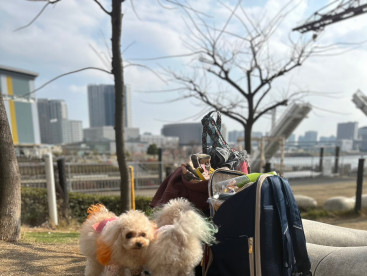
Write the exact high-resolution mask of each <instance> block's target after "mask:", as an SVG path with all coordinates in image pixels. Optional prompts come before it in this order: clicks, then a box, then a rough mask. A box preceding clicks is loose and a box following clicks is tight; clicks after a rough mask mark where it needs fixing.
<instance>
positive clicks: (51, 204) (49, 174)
mask: <svg viewBox="0 0 367 276" xmlns="http://www.w3.org/2000/svg"><path fill="white" fill-rule="evenodd" d="M45 167H46V180H47V201H48V212H49V216H50V220H51V223H53V224H54V225H58V224H59V222H58V218H57V205H56V192H55V179H54V166H53V160H52V154H51V153H47V154H46V155H45Z"/></svg>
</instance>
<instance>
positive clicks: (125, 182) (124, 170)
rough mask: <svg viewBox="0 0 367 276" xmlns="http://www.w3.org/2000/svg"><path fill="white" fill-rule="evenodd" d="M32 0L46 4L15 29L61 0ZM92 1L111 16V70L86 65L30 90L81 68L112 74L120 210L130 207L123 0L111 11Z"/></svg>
mask: <svg viewBox="0 0 367 276" xmlns="http://www.w3.org/2000/svg"><path fill="white" fill-rule="evenodd" d="M33 1H45V2H46V4H45V5H44V7H43V8H42V9H41V11H40V12H39V13H38V14H37V15H36V16H35V18H34V19H33V20H32V21H31V22H30V23H29V24H27V25H25V26H23V27H21V28H18V29H17V30H20V29H23V28H25V27H28V26H30V25H31V24H32V23H33V22H34V21H35V20H36V19H37V18H38V17H39V16H40V15H41V13H42V12H44V11H45V9H46V7H47V6H48V5H52V4H56V3H58V2H61V0H33ZM94 2H95V3H96V4H97V5H98V6H99V7H100V8H101V10H102V11H103V12H104V13H105V14H107V15H108V16H110V18H111V28H112V37H111V48H112V60H111V65H112V66H111V68H112V70H111V71H107V70H105V69H102V68H96V67H86V68H82V69H79V70H75V71H71V72H68V73H64V74H61V75H59V76H57V77H55V78H54V79H52V80H50V81H49V82H47V83H45V84H44V85H42V86H41V87H39V88H38V89H36V90H34V91H31V93H34V92H36V91H38V90H39V89H40V88H43V87H44V86H45V85H47V84H49V83H50V82H52V81H54V80H56V79H58V78H60V77H63V76H65V75H68V74H73V73H77V72H80V71H83V70H90V69H92V70H99V71H103V72H107V73H110V74H112V75H113V77H114V83H115V139H116V156H117V162H118V165H119V171H120V178H121V179H120V181H121V182H120V191H121V192H120V194H121V209H122V211H126V210H128V209H130V208H131V198H130V185H129V170H128V166H127V162H126V158H125V142H124V132H125V128H124V122H125V118H124V117H125V113H124V106H123V103H124V101H125V93H124V89H123V87H124V66H123V59H122V54H121V31H122V17H123V14H122V3H123V2H125V0H112V8H111V11H108V10H107V9H106V8H105V7H104V6H103V5H102V4H101V2H99V1H98V0H94Z"/></svg>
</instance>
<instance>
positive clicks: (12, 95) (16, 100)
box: [0, 66, 41, 145]
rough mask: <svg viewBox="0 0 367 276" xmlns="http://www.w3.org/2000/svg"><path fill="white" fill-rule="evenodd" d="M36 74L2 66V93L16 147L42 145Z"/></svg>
mask: <svg viewBox="0 0 367 276" xmlns="http://www.w3.org/2000/svg"><path fill="white" fill-rule="evenodd" d="M37 76H38V75H37V74H36V73H33V72H30V71H25V70H22V69H15V68H11V67H7V66H0V93H1V94H2V96H3V99H4V104H5V109H6V114H7V117H8V121H9V125H10V129H11V133H12V137H13V142H14V144H15V145H21V144H40V142H41V140H40V130H39V122H38V112H37V104H36V102H35V97H34V94H31V95H29V94H28V93H29V92H31V91H32V90H34V80H35V78H36V77H37Z"/></svg>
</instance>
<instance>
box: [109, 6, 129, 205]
mask: <svg viewBox="0 0 367 276" xmlns="http://www.w3.org/2000/svg"><path fill="white" fill-rule="evenodd" d="M121 6H122V1H121V0H113V1H112V12H111V25H112V38H111V41H112V73H113V76H114V80H115V137H116V155H117V163H118V165H119V170H120V177H121V183H120V190H121V209H122V211H126V210H129V209H130V207H131V199H130V183H129V171H128V167H127V162H126V159H125V141H124V132H125V130H124V122H125V114H124V106H123V103H124V98H125V93H124V76H123V65H122V55H121V28H122V26H121V25H122V13H121Z"/></svg>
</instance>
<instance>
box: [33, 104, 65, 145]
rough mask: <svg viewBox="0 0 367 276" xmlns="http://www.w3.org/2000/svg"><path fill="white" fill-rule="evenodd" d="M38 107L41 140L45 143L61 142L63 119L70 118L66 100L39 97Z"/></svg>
mask: <svg viewBox="0 0 367 276" xmlns="http://www.w3.org/2000/svg"><path fill="white" fill-rule="evenodd" d="M37 107H38V120H39V122H40V132H41V142H42V143H44V144H61V143H62V125H61V121H62V120H63V119H68V110H67V105H66V103H65V101H64V100H49V99H38V100H37ZM58 122H60V123H58Z"/></svg>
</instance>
